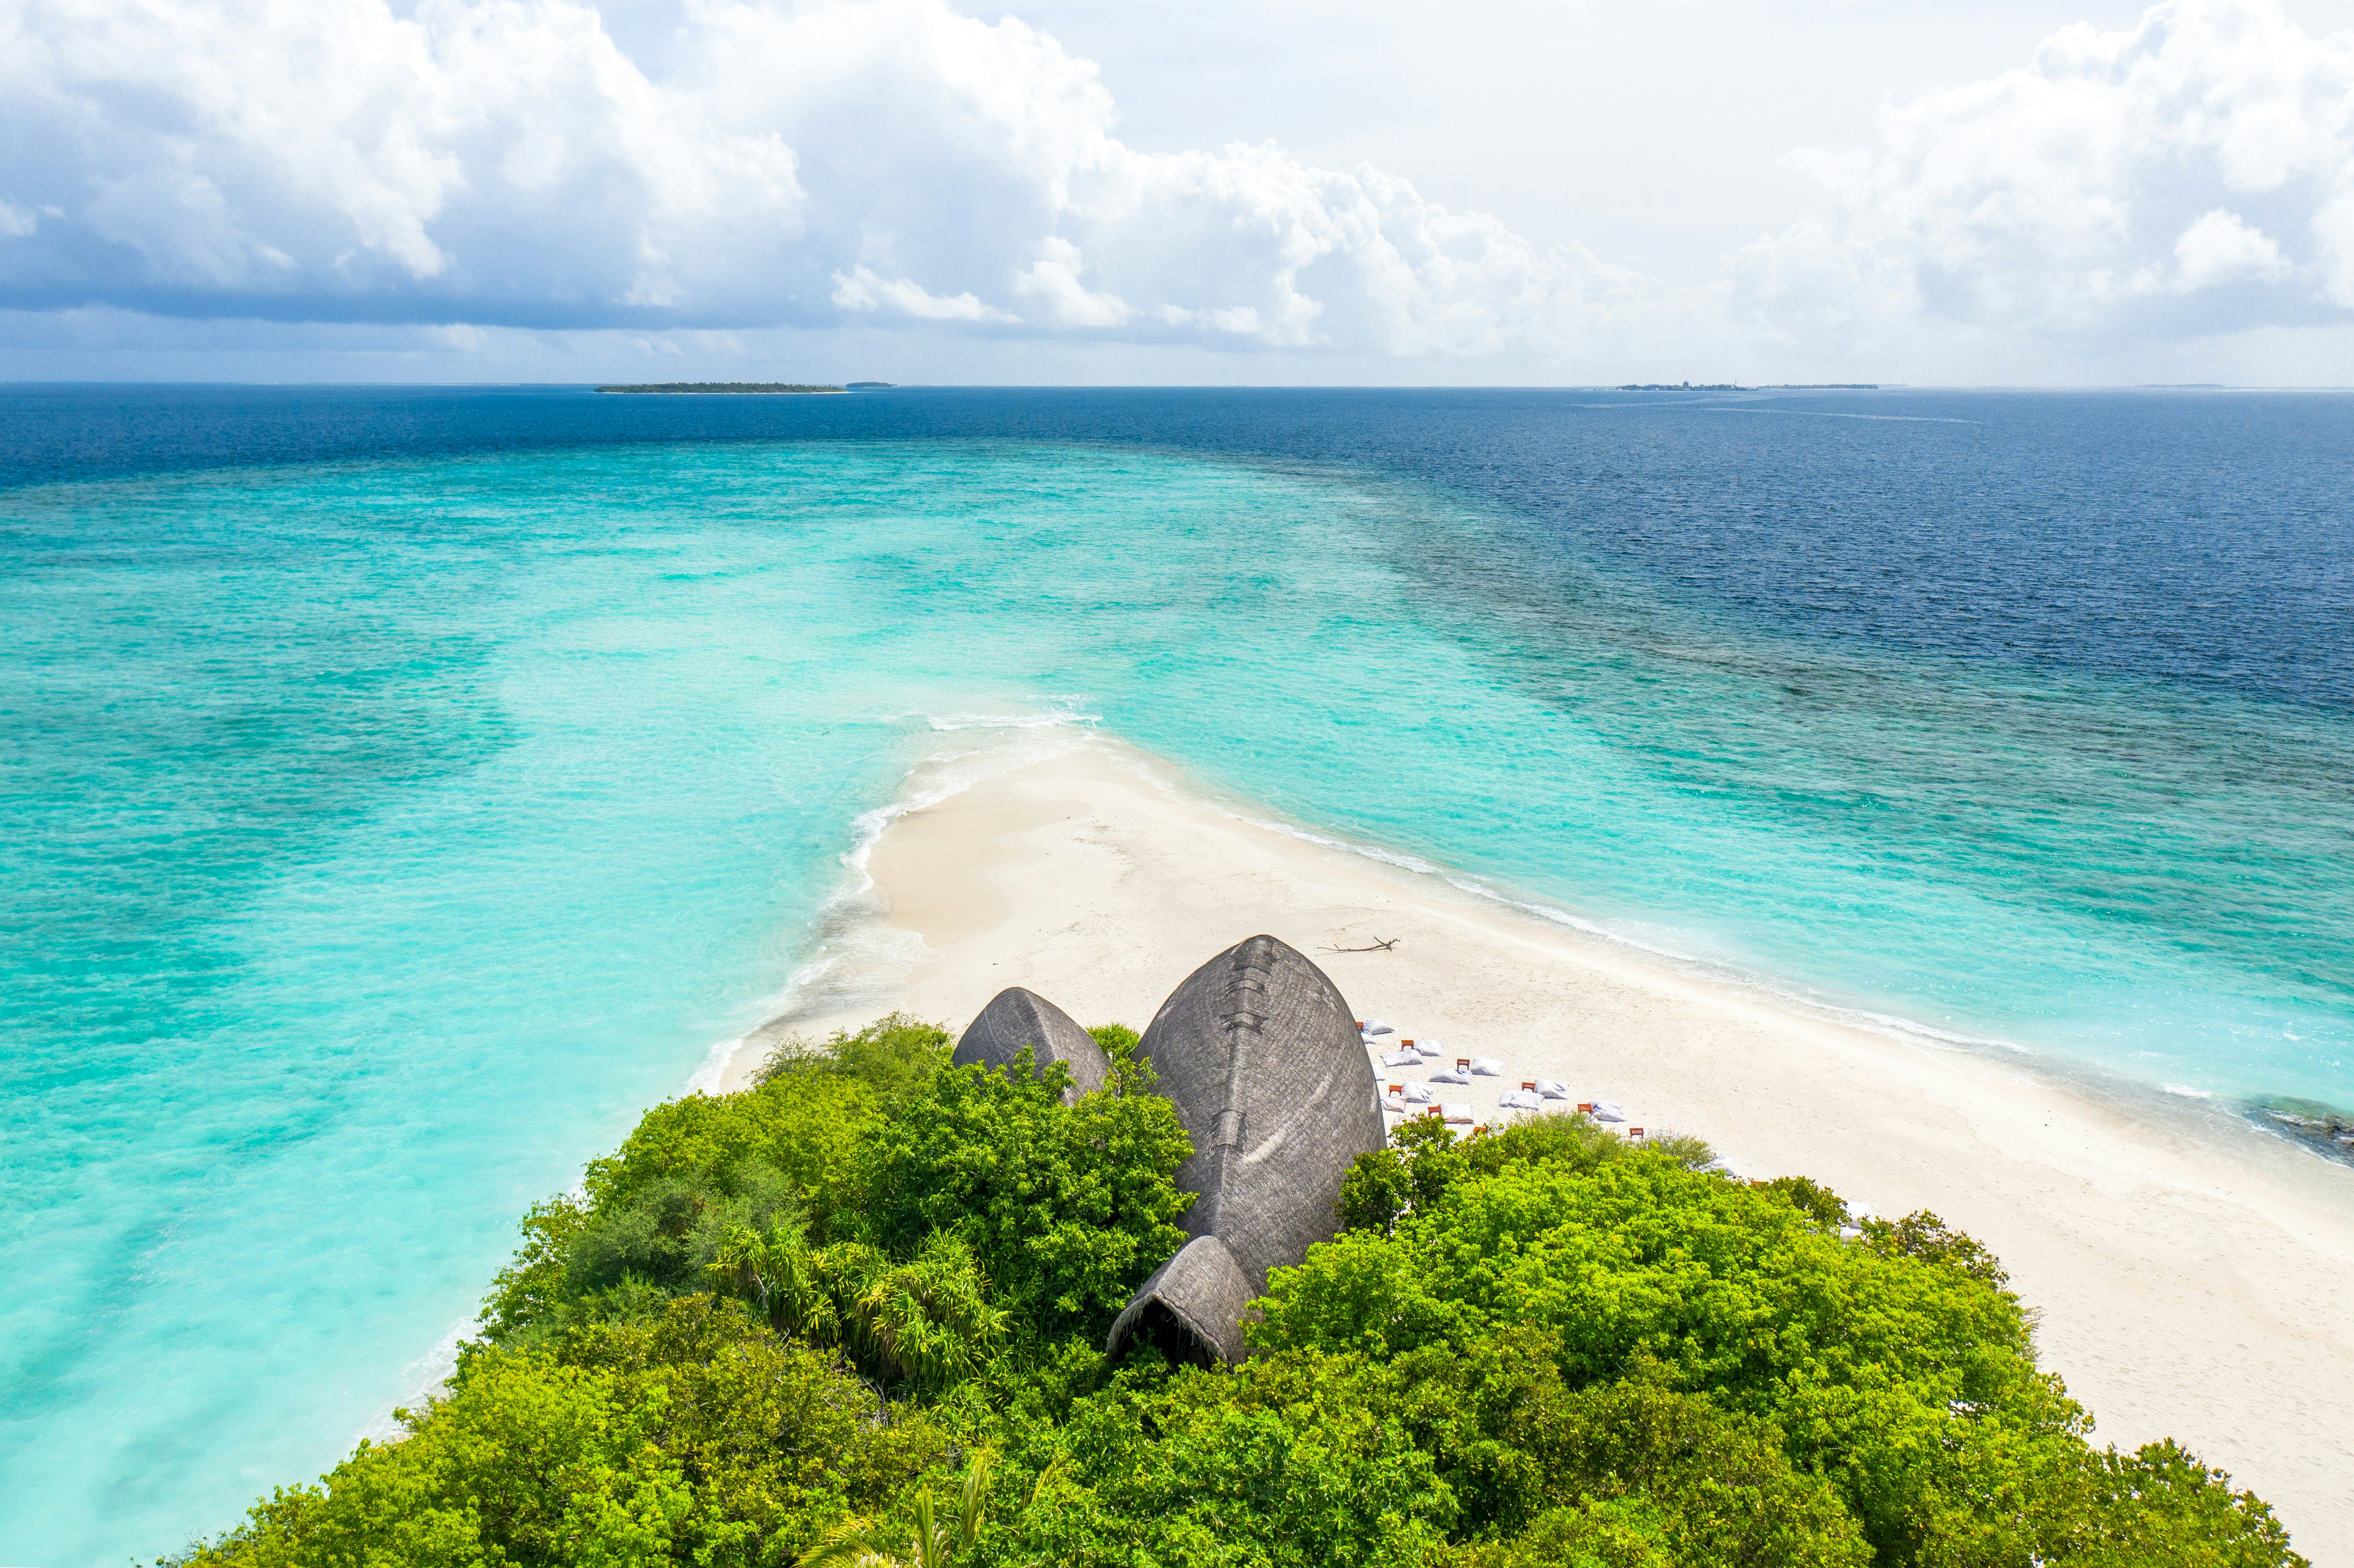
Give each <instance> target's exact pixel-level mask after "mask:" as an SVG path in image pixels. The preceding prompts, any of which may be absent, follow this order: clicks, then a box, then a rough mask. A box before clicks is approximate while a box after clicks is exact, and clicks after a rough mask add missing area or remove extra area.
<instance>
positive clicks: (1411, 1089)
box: [1405, 1084, 1430, 1106]
mask: <svg viewBox="0 0 2354 1568" xmlns="http://www.w3.org/2000/svg"><path fill="white" fill-rule="evenodd" d="M1405 1103H1406V1104H1408V1105H1410V1106H1426V1105H1428V1104H1429V1103H1430V1086H1429V1085H1428V1084H1408V1085H1407V1086H1405Z"/></svg>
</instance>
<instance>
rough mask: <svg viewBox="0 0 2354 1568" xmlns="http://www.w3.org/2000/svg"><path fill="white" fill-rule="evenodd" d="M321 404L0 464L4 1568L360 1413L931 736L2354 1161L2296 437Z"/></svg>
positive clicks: (178, 416) (72, 1550)
mask: <svg viewBox="0 0 2354 1568" xmlns="http://www.w3.org/2000/svg"><path fill="white" fill-rule="evenodd" d="M309 396H310V397H311V400H310V401H308V402H305V401H303V400H302V395H292V394H287V395H274V394H232V393H217V394H202V395H198V394H181V395H173V394H163V393H155V394H129V393H116V394H109V395H103V396H102V395H99V394H68V393H57V394H52V395H37V394H32V393H20V394H12V395H11V397H15V398H16V399H17V402H16V407H15V412H16V413H17V414H18V415H19V416H20V418H19V420H18V422H17V424H16V429H17V435H16V437H15V438H14V440H15V445H14V446H13V447H11V448H9V449H8V450H7V451H6V452H5V454H0V455H5V463H0V477H5V478H6V479H8V480H11V481H13V482H14V484H15V488H13V489H11V490H7V491H0V622H5V626H6V628H7V631H8V635H7V638H6V640H5V644H0V719H5V743H0V799H5V811H6V816H5V821H6V824H7V831H6V834H5V842H0V885H5V887H6V888H7V889H8V890H9V891H8V895H7V897H6V899H5V903H0V1031H4V1032H5V1035H4V1036H0V1041H4V1043H5V1055H4V1056H0V1118H5V1121H0V1126H5V1156H0V1158H5V1183H6V1186H5V1245H6V1249H7V1250H6V1255H7V1257H8V1259H9V1277H10V1278H9V1287H8V1289H7V1290H6V1291H5V1293H0V1325H5V1326H4V1327H0V1354H5V1365H0V1561H5V1562H8V1563H101V1562H104V1563H120V1562H121V1561H122V1559H123V1558H125V1557H126V1556H130V1555H132V1554H134V1553H143V1554H145V1555H148V1556H153V1555H154V1554H155V1553H157V1552H163V1551H166V1550H170V1549H173V1548H175V1547H177V1546H178V1545H180V1544H182V1543H183V1542H185V1541H186V1539H187V1537H188V1536H189V1535H190V1534H191V1533H192V1532H194V1531H200V1530H202V1531H210V1530H215V1529H218V1528H220V1527H222V1526H224V1525H226V1524H228V1523H229V1522H230V1521H231V1520H233V1519H234V1518H235V1516H236V1514H237V1512H238V1511H239V1509H240V1508H241V1507H242V1505H243V1503H244V1502H245V1501H246V1500H248V1499H249V1498H250V1497H251V1496H252V1495H254V1494H256V1493H258V1492H260V1491H262V1490H264V1489H267V1488H268V1487H269V1486H270V1485H272V1484H276V1483H280V1482H283V1481H288V1480H292V1479H295V1478H302V1477H303V1476H306V1475H309V1474H313V1473H315V1472H316V1471H317V1470H318V1469H319V1468H321V1467H323V1466H324V1465H326V1464H328V1463H330V1462H331V1461H332V1460H333V1458H334V1457H335V1456H336V1455H337V1454H338V1453H339V1452H340V1451H341V1450H342V1449H343V1448H345V1446H347V1445H348V1444H349V1443H350V1441H351V1440H352V1439H353V1438H355V1436H357V1435H358V1434H359V1433H360V1432H361V1431H362V1430H363V1429H365V1428H366V1427H367V1426H368V1425H369V1424H370V1423H371V1422H372V1421H374V1420H376V1419H378V1418H380V1416H381V1414H382V1413H383V1412H384V1411H385V1410H386V1409H387V1408H388V1407H389V1406H390V1405H391V1404H394V1403H395V1402H397V1401H398V1400H399V1399H401V1398H403V1397H408V1396H411V1395H413V1393H415V1388H416V1383H417V1381H418V1379H419V1377H421V1376H424V1375H428V1372H429V1369H430V1367H431V1366H432V1365H433V1364H434V1363H433V1351H434V1348H435V1346H436V1345H437V1343H440V1342H444V1341H445V1340H446V1339H447V1337H448V1336H449V1334H450V1332H451V1330H452V1327H453V1325H455V1324H457V1323H458V1322H460V1321H461V1320H462V1319H464V1318H466V1317H467V1316H468V1315H469V1314H470V1313H471V1310H472V1302H473V1301H474V1299H475V1298H477V1297H478V1296H479V1294H480V1293H481V1291H482V1288H483V1287H484V1285H485V1284H486V1282H487V1280H488V1278H489V1277H490V1275H491V1273H492V1272H493V1270H494V1269H495V1267H496V1266H497V1265H498V1263H499V1261H500V1260H501V1258H502V1257H503V1255H504V1253H505V1252H506V1250H507V1249H508V1247H509V1246H510V1245H511V1242H512V1239H513V1234H514V1233H513V1226H514V1220H515V1218H516V1216H517V1215H518V1214H519V1213H521V1211H522V1210H523V1209H524V1208H525V1206H526V1205H527V1204H528V1203H529V1202H532V1201H533V1200H535V1199H536V1198H538V1197H541V1196H543V1195H545V1194H546V1193H547V1192H551V1191H554V1190H557V1189H560V1188H562V1187H564V1186H566V1185H567V1184H568V1183H569V1182H570V1181H571V1180H572V1179H573V1177H574V1174H575V1173H576V1172H577V1171H578V1166H579V1164H580V1162H581V1161H582V1160H584V1159H585V1158H587V1157H588V1156H589V1155H591V1154H594V1153H596V1152H598V1151H599V1150H602V1149H604V1148H605V1147H607V1146H609V1145H610V1144H611V1143H612V1142H613V1141H615V1140H616V1139H618V1138H619V1137H620V1135H621V1133H622V1132H624V1131H625V1130H626V1128H628V1126H629V1125H630V1123H631V1120H632V1119H633V1118H635V1116H636V1115H637V1114H638V1112H639V1111H640V1110H641V1109H642V1107H645V1106H646V1105H648V1104H649V1103H651V1102H652V1101H655V1100H658V1099H660V1098H663V1097H666V1096H668V1095H670V1094H673V1093H675V1092H677V1090H678V1089H679V1088H680V1087H681V1086H683V1085H684V1083H685V1082H686V1081H687V1079H688V1077H689V1075H690V1074H692V1073H693V1072H694V1071H695V1070H696V1068H697V1067H698V1066H699V1065H702V1064H703V1063H705V1060H706V1057H707V1055H708V1053H709V1052H710V1050H711V1048H712V1046H713V1045H714V1044H715V1043H716V1042H720V1041H724V1040H726V1039H729V1038H731V1037H733V1036H735V1035H737V1034H740V1033H742V1032H743V1031H744V1030H745V1029H747V1028H748V1027H749V1026H750V1025H752V1024H753V1023H756V1022H758V1021H759V1020H760V1019H761V1018H762V1017H763V1016H765V1015H766V1014H767V1013H768V1012H769V1011H770V1010H772V1009H773V1008H775V1007H776V1006H778V1005H779V1001H780V999H781V998H782V997H783V995H784V992H785V991H786V988H787V985H788V982H789V980H790V976H791V975H792V973H793V972H794V970H795V968H796V966H797V964H798V963H799V962H800V961H801V960H802V959H804V958H805V957H806V955H807V953H808V951H809V946H810V942H811V932H812V928H813V927H812V922H813V920H814V918H815V916H817V914H818V912H819V911H820V909H821V908H822V905H823V904H824V902H825V900H826V899H827V897H828V896H829V895H831V894H832V893H833V892H835V891H836V890H837V889H838V888H839V886H840V885H841V882H842V878H843V865H842V857H843V853H844V852H845V851H846V850H848V849H850V848H851V847H852V845H853V843H854V834H855V831H856V830H855V829H854V821H855V819H856V818H857V817H858V816H859V814H860V813H862V812H865V811H869V810H873V809H874V808H875V807H876V806H877V805H878V804H880V803H882V802H884V801H885V800H888V799H889V798H890V797H891V795H892V793H893V791H894V790H895V789H896V787H897V784H898V782H899V780H900V779H901V778H902V777H903V776H904V774H905V772H906V769H907V767H908V766H909V765H910V763H911V762H913V761H914V760H916V759H917V758H920V757H922V756H924V755H926V754H927V753H928V751H930V750H933V749H935V748H936V747H938V746H939V745H941V744H943V743H944V736H947V735H949V734H950V733H951V731H949V729H948V728H947V727H945V726H967V727H962V728H957V729H954V730H953V732H952V733H953V734H954V735H955V736H960V737H962V741H963V742H970V740H971V739H972V737H973V736H974V735H975V733H976V731H975V729H974V728H973V727H970V726H979V731H980V733H982V734H985V733H986V732H987V730H988V727H989V726H991V725H992V724H997V723H1010V724H1019V723H1035V722H1038V721H1040V720H1042V719H1051V720H1056V721H1059V722H1063V723H1069V724H1086V725H1095V726H1100V727H1101V728H1102V729H1103V730H1104V731H1106V732H1108V733H1110V734H1112V735H1115V736H1119V737H1121V738H1123V739H1126V740H1128V741H1131V742H1133V743H1135V744H1137V745H1140V746H1142V747H1147V748H1150V749H1151V750H1153V751H1156V752H1159V753H1161V754H1162V755H1163V756H1165V757H1167V758H1171V759H1172V760H1173V761H1174V762H1176V763H1177V764H1178V765H1180V766H1181V767H1182V768H1185V769H1186V770H1188V771H1189V772H1190V773H1191V774H1192V775H1193V777H1195V778H1196V779H1199V780H1200V781H1202V782H1203V783H1204V784H1205V785H1208V786H1211V787H1214V788H1215V789H1219V790H1221V791H1223V792H1225V793H1227V794H1229V795H1231V796H1233V797H1236V798H1239V799H1241V800H1247V801H1251V802H1256V803H1257V804H1258V805H1259V806H1261V807H1263V808H1264V809H1265V810H1267V811H1269V812H1271V813H1275V814H1278V815H1280V816H1283V817H1285V818H1287V819H1288V820H1290V821H1297V822H1299V823H1303V824H1307V825H1310V826H1312V827H1314V828H1316V829H1320V830H1322V831H1324V832H1335V833H1338V834H1341V835H1343V836H1346V837H1348V838H1351V839H1353V840H1355V841H1357V842H1363V843H1365V844H1368V845H1371V846H1376V847H1379V848H1382V849H1385V850H1389V851H1402V852H1405V853H1411V854H1413V855H1416V856H1419V857H1422V858H1424V859H1426V860H1428V861H1431V862H1434V863H1438V864H1441V865H1444V866H1447V867H1449V868H1452V869H1453V870H1454V871H1456V872H1458V873H1460V874H1465V875H1468V876H1469V877H1472V878H1476V879H1482V880H1484V882H1485V883H1486V885H1491V886H1493V887H1494V888H1496V889H1497V890H1498V891H1499V892H1500V893H1502V894H1505V895H1510V896H1514V897H1519V898H1522V899H1525V900H1528V901H1530V902H1533V903H1537V904H1541V905H1543V906H1547V907H1550V908H1553V909H1555V910H1558V911H1561V912H1563V913H1564V914H1566V915H1569V916H1575V917H1576V918H1578V919H1580V920H1583V921H1586V922H1591V923H1593V924H1595V925H1597V926H1599V927H1603V928H1606V929H1608V930H1611V931H1615V932H1617V933H1620V934H1622V935H1625V936H1627V937H1628V938H1632V939H1635V940H1638V941H1640V942H1643V943H1645V944H1647V945H1649V946H1652V947H1655V948H1661V949H1664V950H1667V951H1670V952H1673V953H1677V954H1681V955H1683V956H1685V958H1687V959H1691V960H1694V961H1698V962H1701V963H1703V964H1705V965H1707V966H1710V967H1712V968H1714V969H1718V970H1719V971H1721V972H1724V973H1728V974H1732V975H1734V976H1741V977H1746V978H1747V979H1748V980H1751V981H1753V982H1755V983H1758V984H1763V985H1766V986H1769V987H1772V988H1774V989H1776V990H1778V991H1783V992H1785V993H1786V994H1789V995H1793V996H1797V997H1800V998H1804V999H1808V1000H1809V1001H1811V1002H1813V1003H1814V1004H1817V1005H1820V1006H1824V1007H1836V1008H1840V1009H1844V1010H1852V1011H1854V1012H1861V1013H1864V1014H1868V1015H1871V1016H1872V1017H1874V1018H1877V1019H1880V1020H1882V1021H1883V1022H1885V1023H1886V1024H1887V1026H1889V1027H1895V1028H1902V1029H1911V1030H1914V1031H1918V1032H1923V1033H1926V1034H1929V1035H1935V1036H1943V1037H1951V1038H1956V1039H1961V1040H1968V1041H1981V1042H2001V1043H2004V1044H2003V1045H2001V1046H1999V1047H1995V1048H2023V1049H2026V1050H2029V1051H2031V1052H2034V1053H2036V1054H2038V1055H2039V1056H2040V1057H2041V1059H2043V1060H2045V1061H2047V1062H2050V1063H2052V1064H2054V1065H2057V1066H2062V1067H2067V1068H2072V1069H2074V1068H2080V1069H2082V1070H2084V1071H2088V1072H2091V1073H2094V1075H2101V1074H2106V1075H2113V1076H2114V1078H2115V1080H2116V1081H2118V1082H2121V1083H2126V1084H2135V1083H2138V1084H2145V1085H2149V1086H2174V1087H2175V1088H2177V1089H2178V1090H2188V1091H2194V1092H2198V1093H2204V1094H2211V1095H2216V1096H2220V1097H2225V1098H2230V1097H2251V1096H2267V1095H2279V1094H2290V1095H2298V1096H2305V1097H2313V1098H2317V1099H2320V1100H2324V1101H2330V1102H2334V1103H2338V1104H2349V1103H2354V1054H2350V1053H2349V1042H2354V1006H2349V1000H2354V913H2349V912H2354V853H2349V849H2354V835H2349V827H2354V800H2350V799H2349V783H2348V781H2349V779H2354V701H2349V685H2348V680H2349V676H2348V661H2347V659H2346V645H2347V641H2348V626H2349V621H2348V619H2347V612H2348V610H2349V608H2354V606H2349V592H2348V576H2347V567H2346V560H2347V556H2348V552H2347V550H2346V545H2347V543H2348V540H2347V528H2346V516H2345V510H2346V508H2345V503H2344V501H2343V499H2342V498H2343V495H2344V493H2345V490H2344V489H2343V488H2342V486H2343V482H2344V481H2345V480H2346V479H2347V477H2348V473H2349V466H2348V461H2347V459H2348V455H2349V452H2354V404H2349V403H2348V402H2347V401H2345V400H2327V399H2308V400H2305V401H2302V402H2289V401H2285V400H2275V401H2274V402H2273V403H2271V404H2265V403H2264V402H2262V401H2261V400H2256V399H2211V400H2207V401H2205V402H2194V401H2192V400H2187V399H2143V400H2141V401H2139V402H2136V401H2134V400H2132V399H2125V398H2112V399H2075V400H2070V399H2067V398H2061V397H2046V398H2040V399H2039V398H2033V397H1979V398H1975V399H1974V398H1971V397H1930V396H1925V395H1924V396H1918V397H1910V398H1901V397H1882V398H1880V399H1876V400H1872V401H1870V402H1865V401H1863V400H1861V399H1850V400H1846V401H1841V400H1839V399H1830V398H1814V399H1788V398H1786V399H1779V400H1772V399H1761V400H1747V401H1728V400H1724V399H1717V400H1713V401H1712V402H1711V401H1708V400H1700V399H1675V400H1671V401H1661V400H1657V399H1654V400H1650V401H1648V402H1647V401H1644V400H1642V399H1629V398H1616V399H1614V398H1609V397H1581V396H1579V395H1558V394H1556V395H1549V400H1548V397H1547V396H1543V395H1526V396H1519V395H1513V396H1508V395H1493V396H1491V397H1488V398H1487V400H1485V401H1482V400H1481V397H1480V395H1461V396H1458V397H1454V398H1452V399H1451V400H1450V399H1449V397H1447V396H1446V395H1357V396H1354V397H1351V396H1347V395H1313V394H1297V395H1251V394H1129V395H1117V394H1105V395H1101V396H1099V397H1097V398H1096V399H1095V400H1094V401H1092V402H1090V401H1088V400H1087V398H1086V397H1084V396H1082V395H1076V394H1030V395H1025V394H996V395H989V394H968V395H947V394H940V395H930V396H929V397H927V396H926V395H921V394H901V395H893V396H892V397H884V398H877V399H871V400H867V401H865V402H864V404H863V405H861V406H860V407H858V408H844V407H843V405H844V404H846V403H848V402H849V401H850V400H847V399H832V400H828V403H829V407H827V408H822V409H819V408H809V407H806V406H802V407H797V408H790V409H785V408H777V407H776V406H775V405H774V404H770V405H769V407H767V408H759V409H757V410H745V409H742V408H726V409H718V410H714V409H712V408H711V406H710V404H709V403H707V402H704V401H703V400H689V401H690V402H697V403H702V407H703V408H704V410H705V411H704V412H702V413H697V412H695V409H694V408H692V407H690V408H684V409H672V408H664V409H662V410H659V411H655V412H646V411H644V410H642V408H631V409H628V410H616V409H615V408H613V402H614V400H610V399H608V400H605V401H603V402H601V403H599V402H597V401H595V400H593V399H588V398H585V397H577V396H567V395H542V396H540V397H537V398H536V399H535V398H532V397H521V398H508V399H504V400H501V399H496V398H474V399H471V400H470V399H468V398H465V397H442V398H440V400H436V399H435V398H433V397H426V396H422V395H404V394H383V395H362V394H342V395H334V394H317V395H309ZM371 396H373V397H375V399H376V400H375V401H373V402H371V401H369V397H371ZM1417 396H1420V397H1421V398H1422V401H1420V402H1417V401H1416V397H1417ZM108 397H111V399H112V400H111V401H108V400H107V398H108ZM175 397H177V398H178V401H174V398H175ZM77 398H79V399H80V400H79V401H77ZM240 398H242V399H243V400H242V401H240V400H239V399H240ZM143 399H144V400H143ZM207 399H209V400H207ZM273 399H274V400H273ZM762 401H764V402H765V401H767V400H762ZM811 401H814V400H811ZM1859 411H1863V412H1868V413H1871V414H1873V415H1875V416H1879V415H1884V414H1887V413H1889V412H1895V413H1899V414H1901V415H1903V418H1893V419H1891V418H1871V419H1865V418H1851V417H1850V416H1851V415H1853V414H1855V413H1857V412H1859ZM715 436H717V437H725V438H726V439H724V440H718V439H708V438H712V437H715ZM387 452H388V453H390V454H392V455H388V456H387V455H382V454H384V453H387ZM91 475H96V476H97V477H94V478H93V477H90V476H91ZM1151 1000H1152V999H1149V998H1139V999H1138V1015H1139V1019H1141V1017H1142V1015H1143V1014H1144V1013H1145V1012H1148V1011H1149V1008H1150V1003H1151Z"/></svg>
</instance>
